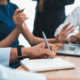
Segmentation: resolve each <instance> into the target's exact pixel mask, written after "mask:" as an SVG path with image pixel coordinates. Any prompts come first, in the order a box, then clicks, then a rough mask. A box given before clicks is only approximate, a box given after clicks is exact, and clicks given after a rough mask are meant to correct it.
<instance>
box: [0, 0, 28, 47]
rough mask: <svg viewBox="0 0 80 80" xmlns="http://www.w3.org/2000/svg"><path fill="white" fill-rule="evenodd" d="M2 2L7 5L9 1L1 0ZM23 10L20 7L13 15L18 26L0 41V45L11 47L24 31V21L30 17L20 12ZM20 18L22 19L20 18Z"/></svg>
mask: <svg viewBox="0 0 80 80" xmlns="http://www.w3.org/2000/svg"><path fill="white" fill-rule="evenodd" d="M0 4H5V5H7V1H6V0H0ZM19 11H21V10H20V9H18V10H17V11H16V12H15V13H14V16H13V20H14V22H15V24H16V28H15V29H14V30H13V31H12V32H11V33H10V34H9V35H8V36H7V37H6V38H5V39H3V40H2V41H0V47H10V46H11V45H12V44H13V42H14V41H15V40H16V39H17V37H18V36H19V34H20V33H21V32H22V31H23V29H24V27H23V26H22V25H23V22H24V21H25V20H27V19H28V18H27V17H26V15H24V16H23V14H22V13H19V14H18V12H19ZM19 19H20V20H19Z"/></svg>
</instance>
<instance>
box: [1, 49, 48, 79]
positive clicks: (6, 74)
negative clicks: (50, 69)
mask: <svg viewBox="0 0 80 80" xmlns="http://www.w3.org/2000/svg"><path fill="white" fill-rule="evenodd" d="M10 51H11V48H0V80H47V79H46V76H45V75H44V74H38V73H31V72H25V71H19V70H14V69H10V68H8V66H9V60H10ZM3 65H4V66H3ZM5 66H7V67H5Z"/></svg>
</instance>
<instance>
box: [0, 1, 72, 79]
mask: <svg viewBox="0 0 80 80" xmlns="http://www.w3.org/2000/svg"><path fill="white" fill-rule="evenodd" d="M0 4H4V5H7V4H8V2H7V0H0ZM19 11H20V9H16V11H15V13H14V15H13V21H14V22H15V24H16V28H15V29H14V30H13V31H12V32H11V34H9V35H8V36H7V37H6V38H5V39H4V40H2V41H1V42H0V47H9V46H11V45H12V44H13V42H14V41H15V40H16V38H17V37H18V35H19V34H20V33H22V34H23V36H24V37H25V38H26V39H27V40H28V42H29V43H30V44H31V45H33V47H30V48H22V49H21V52H22V56H23V58H30V59H34V58H47V57H50V56H51V55H52V56H53V57H55V55H56V51H57V49H58V48H59V47H57V46H56V45H54V44H53V43H60V42H64V41H65V38H66V36H67V35H68V34H69V33H71V32H69V33H68V31H69V30H70V29H67V30H66V28H67V27H68V26H69V25H70V23H68V24H67V25H65V26H64V28H63V29H62V31H61V32H60V34H59V35H58V36H57V38H55V39H48V42H49V43H52V44H49V46H50V48H51V51H50V50H49V49H47V46H46V44H45V43H41V42H44V39H41V38H38V37H35V36H34V35H33V34H32V33H30V31H29V29H28V28H27V25H26V24H25V22H24V21H25V20H27V19H28V17H27V16H26V15H25V14H24V13H18V12H19ZM71 28H73V26H72V27H71ZM72 31H73V30H72ZM63 36H64V38H63V39H62V37H63ZM37 44H38V45H37ZM34 45H36V46H34ZM15 61H18V55H17V48H12V49H11V52H10V63H12V62H15ZM47 79H48V80H50V79H49V77H47Z"/></svg>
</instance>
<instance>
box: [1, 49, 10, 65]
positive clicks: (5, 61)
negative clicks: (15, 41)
mask: <svg viewBox="0 0 80 80" xmlns="http://www.w3.org/2000/svg"><path fill="white" fill-rule="evenodd" d="M10 51H11V48H0V64H2V65H5V66H9V60H10Z"/></svg>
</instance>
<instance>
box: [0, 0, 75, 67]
mask: <svg viewBox="0 0 80 80" xmlns="http://www.w3.org/2000/svg"><path fill="white" fill-rule="evenodd" d="M19 11H20V9H18V6H17V5H16V4H13V3H11V2H10V1H9V0H0V25H1V27H0V41H1V42H0V47H14V48H15V47H17V46H18V45H19V40H18V36H19V34H20V32H21V33H22V34H23V36H24V37H25V39H26V40H27V41H28V42H29V43H30V45H32V46H34V45H37V44H39V43H41V42H44V39H42V38H38V37H35V36H34V35H33V34H32V33H31V32H30V31H29V29H28V27H27V25H26V23H25V22H24V21H25V20H26V19H28V17H27V16H26V15H25V14H24V13H19ZM4 15H5V17H4ZM7 15H8V16H7ZM12 18H13V20H12ZM68 25H70V23H68V24H67V25H65V27H64V28H65V29H66V28H67V26H68ZM15 27H16V32H17V29H19V30H20V32H17V35H16V32H14V33H13V32H12V31H13V30H14V28H15ZM72 27H73V26H72ZM72 27H71V28H72ZM64 28H63V29H62V31H61V32H60V33H59V35H58V36H57V38H52V39H48V42H49V43H52V44H54V43H60V42H64V40H65V38H66V37H67V35H68V34H69V33H71V32H72V31H73V30H72V31H71V32H69V33H67V32H66V31H65V29H64ZM69 29H70V28H69ZM69 29H68V30H67V31H69ZM11 32H12V35H13V34H14V35H15V38H14V37H13V36H10V35H9V34H10V33H11ZM8 35H9V37H8V38H7V39H6V37H7V36H8ZM63 36H64V37H63ZM16 38H17V39H16ZM6 41H7V42H6ZM1 44H2V45H1ZM3 44H4V45H3ZM14 64H16V65H14ZM10 66H11V67H13V68H17V67H18V66H20V63H19V61H18V62H16V63H13V64H10Z"/></svg>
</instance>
